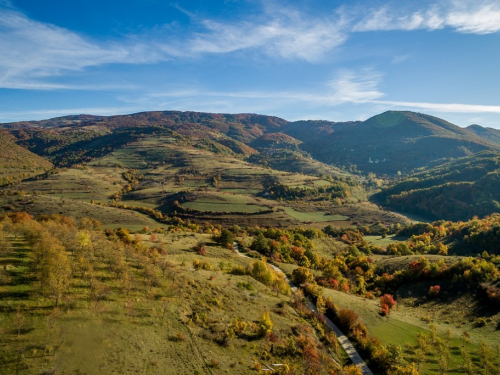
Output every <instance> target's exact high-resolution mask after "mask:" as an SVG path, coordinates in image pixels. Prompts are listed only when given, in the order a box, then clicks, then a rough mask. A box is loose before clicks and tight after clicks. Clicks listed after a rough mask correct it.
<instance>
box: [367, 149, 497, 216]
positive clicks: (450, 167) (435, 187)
mask: <svg viewBox="0 0 500 375" xmlns="http://www.w3.org/2000/svg"><path fill="white" fill-rule="evenodd" d="M372 199H374V200H376V201H378V202H380V203H381V204H383V205H385V206H386V207H388V208H391V209H394V210H397V211H400V212H407V213H412V214H416V215H419V216H423V217H427V218H429V219H431V220H438V219H445V220H467V219H470V218H472V217H473V216H476V215H477V216H480V217H482V216H485V215H490V214H492V213H495V212H499V211H500V204H499V202H500V152H498V151H485V152H481V153H478V154H475V155H471V156H467V157H464V158H460V159H457V160H454V161H451V162H448V163H445V164H443V165H440V166H437V167H434V168H429V169H424V170H423V171H420V172H418V173H414V174H412V175H411V176H409V177H407V178H404V179H402V180H400V181H398V182H397V183H396V184H395V185H393V186H391V187H389V188H387V189H385V190H383V191H382V192H380V193H378V194H376V195H374V196H373V197H372Z"/></svg>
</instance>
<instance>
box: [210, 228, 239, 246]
mask: <svg viewBox="0 0 500 375" xmlns="http://www.w3.org/2000/svg"><path fill="white" fill-rule="evenodd" d="M214 239H215V241H216V242H217V243H218V244H219V245H221V246H227V245H232V244H233V242H234V239H235V237H234V234H233V233H232V232H231V231H230V230H228V229H223V230H222V231H221V232H220V235H219V236H217V237H215V238H214Z"/></svg>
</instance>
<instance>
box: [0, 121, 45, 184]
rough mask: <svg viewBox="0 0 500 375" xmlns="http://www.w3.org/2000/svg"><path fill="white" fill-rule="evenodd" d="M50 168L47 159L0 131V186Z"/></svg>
mask: <svg viewBox="0 0 500 375" xmlns="http://www.w3.org/2000/svg"><path fill="white" fill-rule="evenodd" d="M51 168H52V163H50V162H49V161H48V160H46V159H44V158H42V157H40V156H38V155H36V154H34V153H32V152H30V151H28V150H26V149H25V148H23V147H21V146H18V145H17V144H16V143H15V138H14V137H13V136H11V135H10V134H8V133H6V132H4V131H0V186H2V185H6V184H9V183H13V182H17V181H19V180H21V179H26V178H29V177H33V176H36V175H39V174H42V173H44V172H45V171H47V170H49V169H51Z"/></svg>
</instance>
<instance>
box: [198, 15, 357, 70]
mask: <svg viewBox="0 0 500 375" xmlns="http://www.w3.org/2000/svg"><path fill="white" fill-rule="evenodd" d="M202 24H203V26H204V27H205V31H204V32H202V33H197V34H195V35H194V37H193V38H191V39H190V40H189V41H188V46H189V49H190V50H191V52H193V53H227V52H233V51H238V50H245V49H261V50H262V51H263V52H264V53H266V54H268V55H270V56H275V57H276V56H278V57H282V58H287V59H289V58H297V59H302V60H306V61H311V62H313V61H317V60H319V59H321V58H322V57H323V56H324V55H325V53H327V52H328V51H331V50H332V49H334V48H335V47H337V46H339V45H341V44H343V43H344V42H345V41H346V40H347V37H348V33H347V27H346V25H347V20H346V19H345V18H344V17H343V15H342V13H340V12H332V14H330V15H326V16H323V17H311V16H309V15H307V14H304V13H301V12H299V11H298V10H296V9H294V8H291V7H286V6H283V7H270V6H268V7H266V8H265V13H264V14H263V15H262V16H260V17H258V19H256V20H253V21H240V22H234V23H221V22H214V21H210V20H204V21H203V22H202Z"/></svg>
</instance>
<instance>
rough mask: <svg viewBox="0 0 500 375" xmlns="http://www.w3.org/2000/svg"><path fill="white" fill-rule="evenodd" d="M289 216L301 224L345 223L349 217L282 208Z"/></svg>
mask: <svg viewBox="0 0 500 375" xmlns="http://www.w3.org/2000/svg"><path fill="white" fill-rule="evenodd" d="M281 208H282V209H283V210H285V212H286V213H287V215H289V216H291V217H293V218H294V219H297V220H299V221H301V222H304V223H307V222H315V223H324V222H332V221H344V220H348V219H349V217H347V216H343V215H330V214H328V213H325V212H300V211H297V210H295V209H293V208H292V207H287V206H283V207H281Z"/></svg>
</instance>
